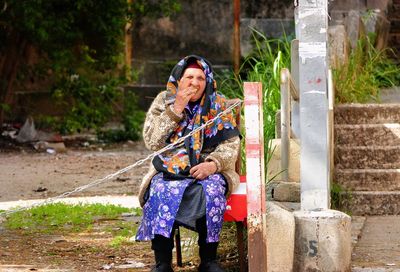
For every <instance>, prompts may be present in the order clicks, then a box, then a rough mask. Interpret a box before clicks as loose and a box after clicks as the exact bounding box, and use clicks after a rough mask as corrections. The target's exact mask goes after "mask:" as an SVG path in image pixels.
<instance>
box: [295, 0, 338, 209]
mask: <svg viewBox="0 0 400 272" xmlns="http://www.w3.org/2000/svg"><path fill="white" fill-rule="evenodd" d="M327 2H328V0H299V6H298V7H297V12H298V15H297V16H298V18H297V21H296V28H297V29H298V34H299V36H300V37H299V85H300V116H301V118H300V131H301V136H300V137H301V151H300V154H301V164H300V181H301V209H302V210H322V209H328V208H329V182H328V181H329V165H330V164H329V147H328V135H327V131H328V129H327V124H328V123H327V121H328V90H327V84H328V83H327V75H328V62H327V37H328V36H327V29H328V3H327Z"/></svg>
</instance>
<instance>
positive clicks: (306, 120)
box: [293, 0, 351, 272]
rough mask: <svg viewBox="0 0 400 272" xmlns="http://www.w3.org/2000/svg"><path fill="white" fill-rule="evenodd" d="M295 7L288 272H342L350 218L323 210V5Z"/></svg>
mask: <svg viewBox="0 0 400 272" xmlns="http://www.w3.org/2000/svg"><path fill="white" fill-rule="evenodd" d="M298 4H299V5H298V6H297V7H296V16H295V23H296V35H298V36H297V38H298V39H299V87H300V140H301V151H300V159H301V163H300V182H301V211H296V212H295V213H294V217H295V223H296V235H295V236H296V237H295V258H294V259H295V261H294V267H293V271H299V272H306V271H316V272H317V271H321V272H337V271H343V272H347V271H350V267H351V218H350V217H349V216H348V215H346V214H344V213H342V212H339V211H334V210H329V202H330V201H329V197H330V186H329V174H330V172H329V171H330V147H329V137H328V135H329V131H330V128H331V127H330V125H329V121H328V120H329V103H328V97H329V95H328V57H327V38H328V36H327V29H328V0H299V1H298ZM331 106H332V105H331Z"/></svg>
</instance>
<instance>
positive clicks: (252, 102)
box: [244, 82, 267, 272]
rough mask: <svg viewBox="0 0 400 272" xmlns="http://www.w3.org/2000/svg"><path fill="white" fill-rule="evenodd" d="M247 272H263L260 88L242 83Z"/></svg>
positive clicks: (264, 221)
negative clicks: (244, 131)
mask: <svg viewBox="0 0 400 272" xmlns="http://www.w3.org/2000/svg"><path fill="white" fill-rule="evenodd" d="M244 117H245V119H244V120H245V129H246V184H247V224H248V239H247V240H248V256H249V257H248V258H249V272H261V271H266V267H267V263H266V260H267V254H266V252H267V243H266V217H265V214H266V208H265V207H266V199H265V172H264V130H263V112H262V85H261V83H258V82H245V83H244Z"/></svg>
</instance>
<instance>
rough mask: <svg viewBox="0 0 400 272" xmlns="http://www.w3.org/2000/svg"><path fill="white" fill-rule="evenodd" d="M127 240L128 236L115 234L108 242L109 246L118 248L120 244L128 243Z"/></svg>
mask: <svg viewBox="0 0 400 272" xmlns="http://www.w3.org/2000/svg"><path fill="white" fill-rule="evenodd" d="M128 243H130V242H129V238H127V237H125V236H120V235H118V236H115V237H114V238H113V239H112V241H111V242H110V246H112V247H114V248H118V247H120V246H122V245H123V244H128Z"/></svg>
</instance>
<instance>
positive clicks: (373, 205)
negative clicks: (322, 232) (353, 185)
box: [344, 191, 400, 215]
mask: <svg viewBox="0 0 400 272" xmlns="http://www.w3.org/2000/svg"><path fill="white" fill-rule="evenodd" d="M344 210H345V211H349V212H350V213H351V215H400V191H383V192H382V191H380V192H370V191H356V192H351V193H350V197H349V199H348V201H346V204H345V205H344Z"/></svg>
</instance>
